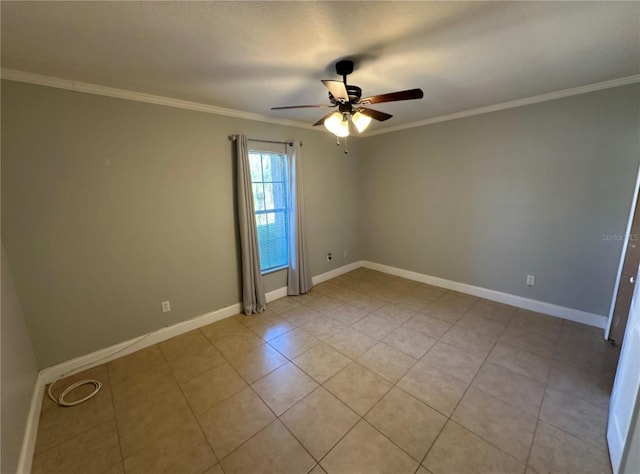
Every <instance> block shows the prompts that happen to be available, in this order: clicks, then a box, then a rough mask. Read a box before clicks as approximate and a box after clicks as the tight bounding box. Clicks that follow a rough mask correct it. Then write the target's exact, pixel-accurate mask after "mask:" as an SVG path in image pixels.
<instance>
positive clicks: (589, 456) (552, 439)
mask: <svg viewBox="0 0 640 474" xmlns="http://www.w3.org/2000/svg"><path fill="white" fill-rule="evenodd" d="M529 466H530V467H531V468H532V469H534V471H535V472H536V473H537V474H543V473H547V472H559V473H560V472H571V473H580V474H607V473H611V464H610V462H609V456H608V454H607V453H606V452H604V451H601V450H599V449H594V448H593V445H592V444H591V443H587V442H585V441H582V440H580V439H578V438H576V437H575V436H572V435H570V434H568V433H565V432H564V431H561V430H559V429H557V428H554V427H553V426H551V425H548V424H547V423H545V422H543V421H541V422H539V423H538V429H537V430H536V435H535V438H534V440H533V447H532V448H531V456H530V457H529Z"/></svg>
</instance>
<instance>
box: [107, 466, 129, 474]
mask: <svg viewBox="0 0 640 474" xmlns="http://www.w3.org/2000/svg"><path fill="white" fill-rule="evenodd" d="M103 474H125V472H124V465H123V464H122V463H118V464H116V465H115V466H113V467H111V468H110V469H109V470H107V471H105V472H104V473H103Z"/></svg>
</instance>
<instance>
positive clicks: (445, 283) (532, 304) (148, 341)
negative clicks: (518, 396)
mask: <svg viewBox="0 0 640 474" xmlns="http://www.w3.org/2000/svg"><path fill="white" fill-rule="evenodd" d="M361 267H364V268H369V269H371V270H377V271H380V272H383V273H388V274H390V275H396V276H399V277H402V278H406V279H408V280H413V281H419V282H421V283H427V284H429V285H434V286H438V287H441V288H446V289H449V290H455V291H459V292H461V293H466V294H469V295H473V296H479V297H481V298H486V299H488V300H492V301H497V302H499V303H505V304H509V305H512V306H516V307H518V308H522V309H528V310H531V311H537V312H540V313H545V314H548V315H551V316H555V317H558V318H563V319H569V320H571V321H576V322H579V323H583V324H588V325H590V326H596V327H599V328H604V327H605V324H606V322H607V318H606V317H605V316H601V315H598V314H592V313H587V312H584V311H580V310H577V309H572V308H566V307H564V306H558V305H554V304H551V303H545V302H543V301H537V300H532V299H529V298H523V297H521V296H515V295H511V294H508V293H502V292H500V291H495V290H489V289H487V288H481V287H477V286H472V285H467V284H466V283H458V282H455V281H451V280H445V279H443V278H438V277H434V276H430V275H425V274H422V273H416V272H412V271H409V270H403V269H401V268H396V267H391V266H389V265H382V264H380V263H374V262H368V261H357V262H353V263H350V264H348V265H344V266H342V267H339V268H335V269H333V270H330V271H328V272H325V273H322V274H320V275H316V276H314V277H313V278H312V280H313V283H314V284H315V285H317V284H319V283H322V282H324V281H327V280H330V279H332V278H335V277H337V276H340V275H343V274H345V273H348V272H350V271H353V270H356V269H358V268H361ZM265 296H266V298H267V303H269V302H271V301H274V300H277V299H278V298H282V297H285V296H287V287H282V288H278V289H276V290H273V291H270V292H268V293H267V294H266V295H265ZM240 311H241V304H240V303H237V304H234V305H231V306H227V307H225V308H221V309H219V310H216V311H212V312H210V313H206V314H203V315H200V316H196V317H194V318H192V319H188V320H187V321H182V322H180V323H177V324H174V325H173V326H168V327H165V328H162V329H158V330H156V331H153V332H150V333H148V334H145V335H143V336H139V337H136V338H133V339H130V340H128V341H124V342H121V343H118V344H114V345H112V346H109V347H106V348H104V349H100V350H97V351H95V352H92V353H90V354H86V355H83V356H80V357H76V358H75V359H71V360H68V361H65V362H62V363H60V364H57V365H54V366H52V367H47V368H46V369H43V370H41V371H40V373H39V374H38V378H37V380H36V383H35V387H34V390H33V397H32V399H31V406H30V409H29V416H28V419H27V427H26V429H25V435H24V439H23V444H22V451H21V453H20V462H19V465H18V473H20V474H22V473H28V472H30V471H31V463H32V460H33V452H34V448H35V442H36V436H37V433H38V422H39V418H40V409H41V406H42V396H43V394H44V388H45V386H46V384H49V383H51V382H54V381H56V380H58V379H59V378H62V377H64V376H67V375H71V374H73V373H75V372H77V371H79V370H86V369H89V368H91V367H95V366H97V365H100V364H104V363H106V362H109V361H111V360H114V359H116V358H118V357H122V356H125V355H127V354H131V353H133V352H135V351H138V350H140V349H144V348H145V347H149V346H151V345H153V344H157V343H158V342H162V341H165V340H167V339H170V338H172V337H175V336H179V335H180V334H184V333H185V332H189V331H192V330H194V329H197V328H199V327H202V326H206V325H207V324H211V323H214V322H216V321H220V320H221V319H224V318H227V317H229V316H233V315H235V314H238V313H239V312H240Z"/></svg>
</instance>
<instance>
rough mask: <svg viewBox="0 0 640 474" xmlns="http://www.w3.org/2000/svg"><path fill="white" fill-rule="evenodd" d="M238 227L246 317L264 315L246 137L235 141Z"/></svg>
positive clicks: (264, 299) (243, 305)
mask: <svg viewBox="0 0 640 474" xmlns="http://www.w3.org/2000/svg"><path fill="white" fill-rule="evenodd" d="M236 161H237V173H238V174H237V184H238V224H239V230H240V248H241V250H242V309H243V311H244V313H245V314H253V313H262V312H263V311H264V310H265V309H266V307H267V300H266V297H265V294H264V286H263V285H262V272H261V271H260V254H259V250H258V231H257V228H256V213H255V210H254V204H253V186H252V185H251V168H250V165H249V145H248V144H247V137H246V135H238V138H237V139H236Z"/></svg>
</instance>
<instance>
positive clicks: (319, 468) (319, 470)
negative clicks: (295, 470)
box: [309, 464, 327, 474]
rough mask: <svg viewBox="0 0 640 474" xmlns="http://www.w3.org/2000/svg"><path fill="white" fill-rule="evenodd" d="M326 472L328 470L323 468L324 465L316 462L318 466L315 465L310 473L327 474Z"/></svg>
mask: <svg viewBox="0 0 640 474" xmlns="http://www.w3.org/2000/svg"><path fill="white" fill-rule="evenodd" d="M326 473H327V471H325V470H324V469H322V466H320V464H316V467H314V468H313V469H312V470H311V472H310V473H309V474H326Z"/></svg>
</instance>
